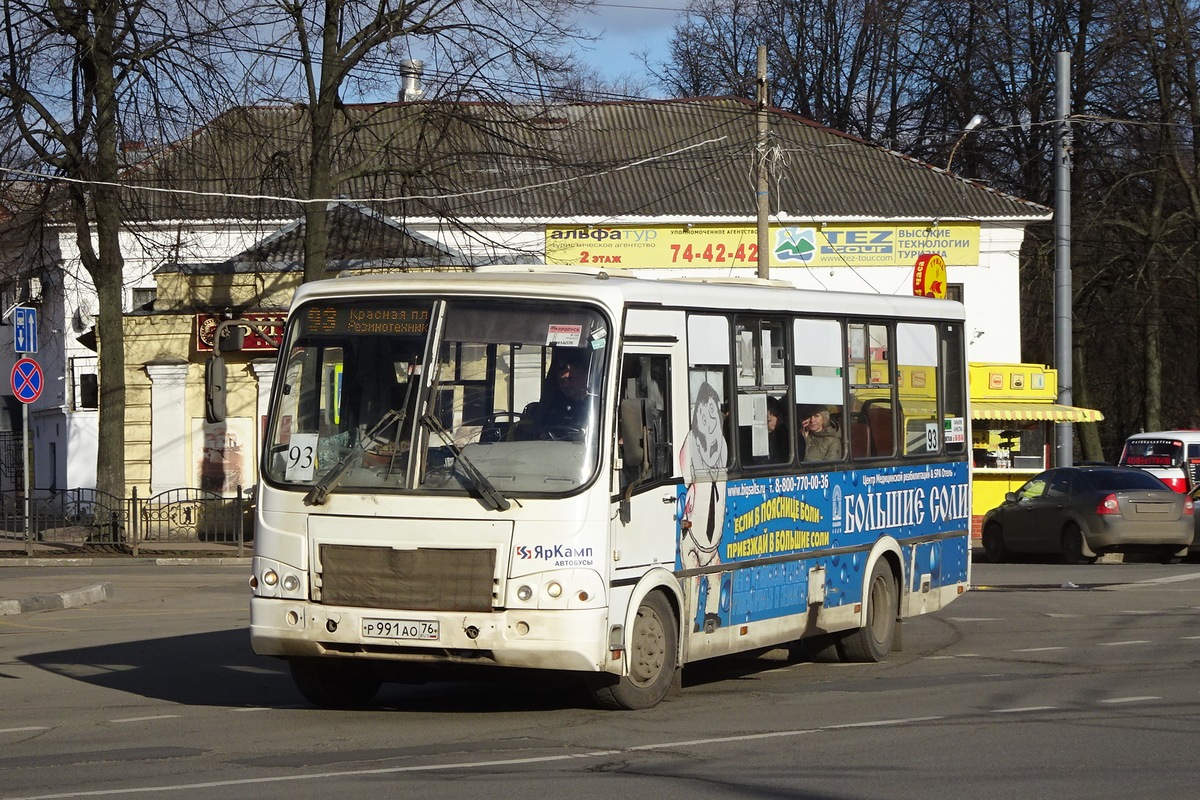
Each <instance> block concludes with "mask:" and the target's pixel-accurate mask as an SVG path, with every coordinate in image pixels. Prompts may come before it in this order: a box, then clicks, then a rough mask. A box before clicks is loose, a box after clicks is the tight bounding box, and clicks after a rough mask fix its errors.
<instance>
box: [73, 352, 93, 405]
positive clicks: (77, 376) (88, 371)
mask: <svg viewBox="0 0 1200 800" xmlns="http://www.w3.org/2000/svg"><path fill="white" fill-rule="evenodd" d="M98 361H99V358H98V357H97V356H76V357H75V358H72V359H71V410H72V411H87V410H95V409H97V408H100V376H99V375H98V374H97V371H96V367H97V363H98Z"/></svg>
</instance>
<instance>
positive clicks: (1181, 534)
mask: <svg viewBox="0 0 1200 800" xmlns="http://www.w3.org/2000/svg"><path fill="white" fill-rule="evenodd" d="M1193 535H1194V530H1193V501H1192V498H1191V497H1189V496H1188V495H1186V494H1180V493H1179V492H1176V491H1173V490H1172V489H1171V488H1170V487H1168V486H1167V485H1166V484H1165V483H1163V482H1162V481H1160V480H1159V479H1158V478H1156V477H1154V476H1153V475H1151V474H1150V473H1149V472H1147V471H1145V470H1140V469H1133V468H1130V467H1059V468H1057V469H1050V470H1046V471H1045V472H1043V473H1041V474H1039V475H1036V476H1035V477H1033V478H1031V479H1030V480H1029V481H1028V482H1027V483H1025V485H1024V486H1022V487H1021V488H1020V489H1018V490H1017V491H1015V492H1009V493H1008V494H1007V495H1005V498H1004V502H1003V503H1001V504H1000V505H999V506H997V507H996V508H993V509H992V510H991V511H989V512H988V513H987V515H986V516H985V517H984V518H983V549H984V552H985V553H986V554H987V557H988V560H989V561H993V562H1000V561H1004V560H1005V559H1006V558H1007V557H1008V555H1009V554H1010V553H1061V554H1062V557H1063V560H1064V561H1066V562H1067V563H1068V564H1088V563H1091V562H1093V561H1095V560H1096V558H1097V557H1098V556H1100V555H1101V554H1103V553H1108V552H1125V553H1129V552H1143V553H1151V554H1153V555H1156V556H1158V557H1159V558H1160V559H1161V560H1162V561H1164V562H1173V561H1177V560H1179V559H1180V558H1181V557H1183V556H1185V555H1187V552H1188V547H1189V545H1191V543H1192V537H1193Z"/></svg>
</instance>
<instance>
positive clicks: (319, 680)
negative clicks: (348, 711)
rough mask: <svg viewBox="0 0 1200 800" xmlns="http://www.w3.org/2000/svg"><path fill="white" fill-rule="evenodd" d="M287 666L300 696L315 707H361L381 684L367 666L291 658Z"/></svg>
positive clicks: (326, 660) (345, 662)
mask: <svg viewBox="0 0 1200 800" xmlns="http://www.w3.org/2000/svg"><path fill="white" fill-rule="evenodd" d="M288 666H289V667H290V668H291V671H292V680H293V681H295V683H296V688H297V689H299V690H300V694H302V695H304V699H305V700H307V701H308V702H310V703H312V704H313V705H314V706H317V707H318V708H361V707H362V706H365V705H366V704H367V703H369V702H371V699H372V698H373V697H375V695H376V693H377V692H378V691H379V687H380V686H381V685H383V681H382V680H381V679H380V678H379V676H378V675H377V674H376V673H375V670H374V669H372V668H371V666H370V665H368V664H360V663H356V662H353V661H338V660H334V659H319V658H317V659H307V658H294V659H291V660H290V661H289V662H288Z"/></svg>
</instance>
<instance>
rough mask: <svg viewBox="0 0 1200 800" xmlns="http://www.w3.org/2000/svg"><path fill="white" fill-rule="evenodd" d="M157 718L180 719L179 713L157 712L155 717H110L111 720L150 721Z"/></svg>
mask: <svg viewBox="0 0 1200 800" xmlns="http://www.w3.org/2000/svg"><path fill="white" fill-rule="evenodd" d="M156 719H179V715H178V714H156V715H155V716H153V717H125V718H124V719H110V720H109V722H150V721H152V720H156Z"/></svg>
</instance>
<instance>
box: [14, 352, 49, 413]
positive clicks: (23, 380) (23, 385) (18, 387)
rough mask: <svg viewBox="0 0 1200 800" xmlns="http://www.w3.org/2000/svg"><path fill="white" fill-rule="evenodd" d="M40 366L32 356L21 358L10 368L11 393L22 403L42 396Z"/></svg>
mask: <svg viewBox="0 0 1200 800" xmlns="http://www.w3.org/2000/svg"><path fill="white" fill-rule="evenodd" d="M43 383H44V381H43V380H42V368H41V367H40V366H38V363H37V362H36V361H34V360H33V359H32V358H22V359H21V360H20V361H18V362H17V363H16V364H14V365H13V368H12V390H13V394H15V395H16V396H17V399H18V400H20V401H21V402H22V403H32V402H33V401H34V400H37V399H38V398H39V397H41V396H42V384H43Z"/></svg>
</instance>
